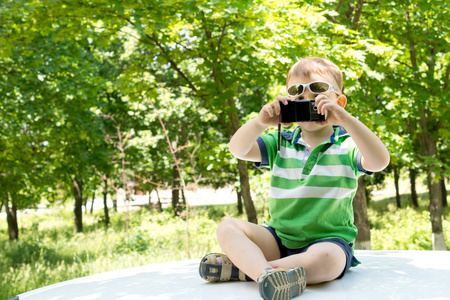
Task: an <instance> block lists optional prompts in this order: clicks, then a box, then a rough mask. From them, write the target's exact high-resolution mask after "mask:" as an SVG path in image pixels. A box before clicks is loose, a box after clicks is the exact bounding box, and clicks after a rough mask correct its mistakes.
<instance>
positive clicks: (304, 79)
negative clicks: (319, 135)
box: [287, 73, 346, 131]
mask: <svg viewBox="0 0 450 300" xmlns="http://www.w3.org/2000/svg"><path fill="white" fill-rule="evenodd" d="M315 81H322V82H326V83H329V84H331V85H332V86H333V87H335V88H336V87H337V86H338V84H337V82H336V81H335V80H334V78H333V76H331V75H328V74H326V75H320V74H316V73H311V74H310V76H302V75H292V76H291V78H290V79H289V82H288V83H287V87H290V86H292V85H294V84H299V83H301V84H308V83H311V82H315ZM339 92H340V91H339ZM319 95H324V96H325V97H327V98H328V99H330V100H332V101H333V102H335V103H338V100H339V97H344V98H345V96H343V95H341V96H339V95H338V94H337V93H336V92H334V91H332V90H330V91H328V92H325V93H323V94H314V93H312V92H311V90H310V89H309V88H307V87H305V88H304V91H303V94H301V95H299V96H295V97H292V96H289V98H290V99H291V100H312V99H315V98H316V97H317V96H319ZM345 99H346V98H345ZM344 105H345V103H344ZM297 124H298V126H300V127H301V128H302V129H304V130H309V131H316V130H319V129H322V128H323V127H326V126H329V125H327V124H326V123H324V122H298V123H297Z"/></svg>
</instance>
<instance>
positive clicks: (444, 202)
mask: <svg viewBox="0 0 450 300" xmlns="http://www.w3.org/2000/svg"><path fill="white" fill-rule="evenodd" d="M439 184H440V185H441V194H442V207H447V206H448V203H447V189H446V187H445V180H444V178H441V179H440V180H439Z"/></svg>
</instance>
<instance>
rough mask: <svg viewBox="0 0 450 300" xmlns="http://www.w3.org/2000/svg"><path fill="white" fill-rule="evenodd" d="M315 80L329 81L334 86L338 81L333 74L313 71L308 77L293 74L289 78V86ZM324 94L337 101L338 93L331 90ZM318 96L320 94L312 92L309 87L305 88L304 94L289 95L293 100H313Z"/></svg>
mask: <svg viewBox="0 0 450 300" xmlns="http://www.w3.org/2000/svg"><path fill="white" fill-rule="evenodd" d="M315 81H322V82H327V83H329V84H331V85H332V86H333V87H337V83H336V81H335V80H334V78H333V76H331V75H320V74H316V73H312V74H311V75H310V76H307V77H306V76H302V75H293V76H291V78H290V79H289V82H288V83H287V86H288V87H290V86H292V85H294V84H299V83H301V84H308V83H311V82H315ZM323 95H326V96H327V97H328V98H330V99H331V100H335V101H337V97H338V95H337V94H336V93H335V92H333V91H331V90H330V91H328V92H325V93H323ZM317 96H318V94H314V93H312V92H311V90H310V89H309V88H305V89H304V91H303V94H301V95H299V96H295V97H292V96H289V98H290V99H291V100H312V99H315V98H316V97H317Z"/></svg>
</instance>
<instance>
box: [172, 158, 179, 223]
mask: <svg viewBox="0 0 450 300" xmlns="http://www.w3.org/2000/svg"><path fill="white" fill-rule="evenodd" d="M179 204H180V174H179V173H178V170H177V168H176V166H174V167H173V184H172V208H173V212H174V214H175V216H178V215H179V214H180V205H179Z"/></svg>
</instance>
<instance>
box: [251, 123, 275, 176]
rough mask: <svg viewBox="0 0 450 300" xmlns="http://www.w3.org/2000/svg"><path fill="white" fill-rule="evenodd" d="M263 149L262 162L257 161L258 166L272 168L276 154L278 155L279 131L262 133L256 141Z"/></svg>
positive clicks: (260, 148) (261, 149)
mask: <svg viewBox="0 0 450 300" xmlns="http://www.w3.org/2000/svg"><path fill="white" fill-rule="evenodd" d="M256 142H257V143H258V146H259V150H260V151H261V162H256V163H255V166H256V167H257V168H262V167H270V168H272V166H273V162H274V160H275V156H276V155H277V143H278V136H277V133H276V132H275V133H269V134H263V135H261V136H260V137H259V138H258V140H257V141H256Z"/></svg>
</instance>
